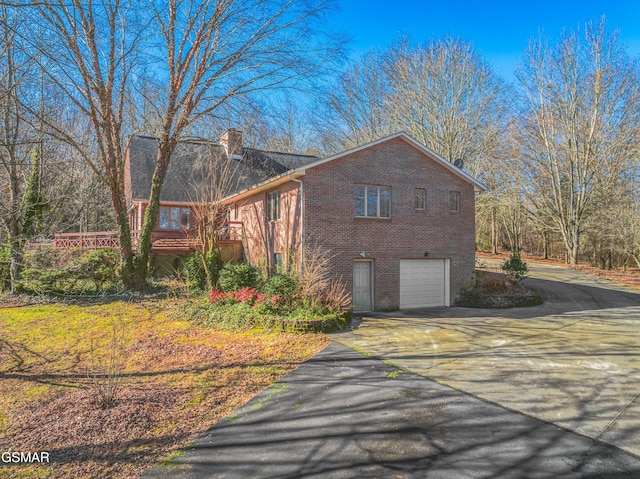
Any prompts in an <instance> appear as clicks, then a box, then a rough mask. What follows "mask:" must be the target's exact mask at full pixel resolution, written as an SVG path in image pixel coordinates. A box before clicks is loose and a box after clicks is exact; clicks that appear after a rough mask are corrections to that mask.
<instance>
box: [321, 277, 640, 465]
mask: <svg viewBox="0 0 640 479" xmlns="http://www.w3.org/2000/svg"><path fill="white" fill-rule="evenodd" d="M530 268H531V278H529V279H527V280H526V284H527V285H528V286H529V287H531V288H533V289H535V290H536V291H538V292H539V293H540V294H541V295H542V297H543V299H544V304H543V305H541V306H538V307H533V308H515V309H510V310H479V309H470V308H446V309H445V308H442V309H441V308H438V309H424V310H415V311H403V312H402V313H398V312H396V313H391V314H375V315H371V316H368V317H365V318H363V319H362V321H361V322H360V323H359V324H357V325H356V326H355V327H354V329H353V330H351V331H347V332H343V333H338V334H335V335H334V336H333V339H334V340H336V341H338V342H340V343H343V344H345V345H347V346H349V347H352V348H354V349H356V350H358V351H360V352H363V353H366V354H368V355H371V356H374V357H376V358H380V359H384V360H386V361H388V362H390V363H392V364H393V365H396V366H398V367H401V368H404V369H406V370H408V371H411V372H414V373H417V374H419V375H422V376H424V377H427V378H429V379H432V380H435V381H437V382H439V383H441V384H443V385H446V386H450V387H452V388H455V389H458V390H461V391H464V392H466V393H469V394H472V395H474V396H476V397H479V398H482V399H484V400H487V401H489V402H493V403H496V404H499V405H501V406H503V407H505V408H507V409H511V410H513V411H519V412H522V413H524V414H526V415H528V416H532V417H534V418H538V419H542V420H544V421H547V422H551V423H554V424H556V425H559V426H561V427H563V428H566V429H569V430H571V431H574V432H577V433H579V434H582V435H584V436H587V437H589V438H592V439H596V440H600V441H604V442H607V443H609V444H612V445H615V446H617V447H619V448H621V449H623V450H626V451H628V452H631V453H633V454H635V455H640V399H639V397H640V292H637V291H633V290H631V289H628V288H624V287H621V286H617V285H614V284H613V283H611V282H608V281H606V280H603V279H599V278H595V277H591V276H589V275H585V274H582V273H579V272H576V271H573V270H569V269H566V268H561V267H555V266H548V265H537V264H531V265H530Z"/></svg>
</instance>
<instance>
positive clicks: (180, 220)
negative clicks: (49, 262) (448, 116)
mask: <svg viewBox="0 0 640 479" xmlns="http://www.w3.org/2000/svg"><path fill="white" fill-rule="evenodd" d="M156 148H157V140H156V139H155V138H152V137H146V136H137V137H135V138H133V140H132V141H131V143H130V146H129V150H128V151H127V157H126V173H125V193H126V198H127V205H128V211H129V220H130V226H131V230H132V234H133V235H134V244H135V239H136V235H137V231H138V229H139V228H140V226H141V224H142V219H143V216H144V212H145V209H146V206H147V203H148V197H149V190H150V187H151V176H152V173H153V168H154V165H155V155H156ZM216 158H223V159H227V160H228V161H230V162H232V165H233V179H234V181H233V185H232V187H231V188H230V190H229V194H228V196H226V197H225V198H224V199H222V200H221V201H222V203H223V204H224V205H225V207H226V208H225V210H226V217H225V218H221V221H222V222H224V225H225V226H224V228H221V230H222V231H225V232H226V233H225V234H226V236H225V237H223V238H220V244H221V247H222V248H223V256H224V257H226V259H227V260H241V259H243V260H245V261H248V262H250V263H252V264H254V265H259V266H262V267H265V268H269V269H277V268H281V267H287V265H291V264H292V263H293V262H294V261H297V259H296V258H299V254H298V252H299V250H300V245H301V244H303V245H305V246H306V245H315V246H320V247H321V248H323V250H324V251H326V254H327V255H329V257H330V258H331V267H332V274H333V275H335V277H338V278H341V279H342V281H344V282H345V284H346V286H347V287H348V289H349V290H350V291H352V297H353V307H354V310H355V311H370V310H389V309H397V308H413V307H427V306H449V305H450V304H451V303H452V302H453V300H454V299H455V296H456V295H457V293H458V292H459V291H460V289H461V288H463V287H464V286H466V285H467V284H469V283H470V282H471V281H472V280H473V275H474V270H475V194H476V193H478V192H481V191H483V190H485V188H484V186H483V185H482V184H481V183H479V182H478V181H477V180H475V179H474V178H472V177H471V176H469V175H468V174H467V173H465V172H464V171H463V170H461V169H459V168H457V167H456V166H454V165H453V164H451V163H449V162H448V161H446V160H444V159H443V158H441V157H440V156H438V155H437V154H435V153H434V152H432V151H430V150H429V149H428V148H426V147H425V146H424V145H422V144H420V143H419V142H417V141H416V140H414V139H413V138H411V137H410V136H408V135H407V134H405V133H397V134H394V135H391V136H388V137H386V138H382V139H380V140H378V141H374V142H372V143H368V144H366V145H362V146H359V147H357V148H354V149H351V150H349V151H345V152H343V153H340V154H337V155H334V156H331V157H329V158H324V159H321V158H318V157H315V156H309V155H298V154H289V153H279V152H272V151H265V150H257V149H252V148H246V147H244V146H243V140H242V133H241V132H240V131H237V130H234V129H230V130H227V131H226V132H225V133H224V134H223V135H222V136H221V137H220V140H219V142H218V143H211V142H182V143H180V145H179V146H178V147H177V149H176V151H175V152H174V155H173V157H172V160H171V163H170V166H169V170H168V171H167V175H166V179H165V183H164V185H163V189H162V193H161V197H160V213H159V217H158V221H157V225H156V229H155V230H154V232H153V236H152V249H151V252H152V254H153V255H154V256H155V258H156V260H158V258H161V257H162V255H167V256H172V257H175V255H184V254H186V253H189V252H191V251H193V250H194V247H195V245H196V243H195V241H197V237H196V235H195V227H196V224H195V223H196V221H195V218H194V208H195V207H196V205H197V201H198V199H197V198H198V189H199V188H200V186H201V183H202V182H203V181H204V178H205V176H204V175H203V170H202V168H203V165H204V164H206V162H207V161H210V160H212V159H213V160H215V159H216ZM109 235H110V236H109ZM56 241H57V242H58V245H60V246H61V247H65V246H81V247H82V246H84V247H104V246H117V243H114V244H113V245H112V244H111V243H109V241H110V242H117V240H116V234H115V232H107V233H89V234H86V233H85V234H62V235H56V238H54V244H55V243H56ZM105 241H106V243H105ZM107 243H108V244H107ZM92 245H93V246H92Z"/></svg>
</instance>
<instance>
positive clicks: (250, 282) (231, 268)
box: [218, 263, 260, 292]
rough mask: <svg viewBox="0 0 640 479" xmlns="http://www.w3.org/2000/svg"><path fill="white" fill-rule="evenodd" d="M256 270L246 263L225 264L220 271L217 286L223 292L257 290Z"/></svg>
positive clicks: (257, 274)
mask: <svg viewBox="0 0 640 479" xmlns="http://www.w3.org/2000/svg"><path fill="white" fill-rule="evenodd" d="M259 278H260V275H259V273H258V270H257V269H256V268H255V267H253V266H251V265H250V264H247V263H235V264H233V263H229V264H225V265H224V266H223V267H222V269H221V270H220V276H219V278H218V286H219V287H220V290H221V291H223V292H229V291H238V290H239V289H240V288H242V287H246V288H257V287H258V279H259Z"/></svg>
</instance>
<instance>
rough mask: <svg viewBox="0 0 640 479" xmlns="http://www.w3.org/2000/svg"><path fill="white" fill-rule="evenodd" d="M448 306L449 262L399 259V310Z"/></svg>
mask: <svg viewBox="0 0 640 479" xmlns="http://www.w3.org/2000/svg"><path fill="white" fill-rule="evenodd" d="M430 306H449V260H446V259H401V260H400V308H425V307H430Z"/></svg>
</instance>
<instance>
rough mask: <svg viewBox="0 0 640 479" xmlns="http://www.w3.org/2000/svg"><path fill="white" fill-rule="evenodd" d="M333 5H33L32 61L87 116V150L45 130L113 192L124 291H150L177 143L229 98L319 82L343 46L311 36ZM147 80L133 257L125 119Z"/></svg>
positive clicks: (224, 0) (194, 0) (115, 0)
mask: <svg viewBox="0 0 640 479" xmlns="http://www.w3.org/2000/svg"><path fill="white" fill-rule="evenodd" d="M24 5H32V4H31V2H25V3H24ZM329 7H330V5H329V3H327V2H326V1H325V0H277V1H273V2H263V1H261V0H221V1H214V0H167V1H160V0H158V1H155V0H149V1H148V2H147V3H144V4H140V3H139V2H134V1H133V0H105V1H104V2H99V3H92V2H89V3H86V2H82V1H80V0H72V1H70V2H68V1H63V0H50V1H46V2H39V3H37V4H35V7H34V8H35V9H36V10H37V13H38V18H39V19H40V20H42V21H44V23H45V25H47V26H48V29H47V31H48V34H47V35H44V38H43V40H45V41H46V42H45V43H44V44H43V45H42V46H41V48H40V52H39V53H40V54H41V55H43V56H45V57H47V56H48V60H49V63H48V65H49V66H50V68H48V69H47V71H48V72H49V73H50V74H51V78H52V79H53V81H54V82H55V83H56V85H57V86H58V87H59V88H60V89H61V90H62V91H64V92H65V93H66V96H67V98H68V99H70V100H71V101H72V102H73V103H74V105H75V107H76V108H77V109H78V110H80V111H81V112H83V113H84V114H85V116H86V118H87V119H88V124H89V126H90V128H91V131H92V133H93V143H92V144H90V145H86V144H80V143H79V142H78V140H77V139H76V138H74V137H73V136H71V135H69V134H67V133H66V132H65V131H64V129H63V128H60V127H59V126H57V125H54V124H50V125H49V126H50V127H51V128H52V130H54V131H55V133H56V134H57V136H58V137H60V138H64V139H65V140H66V141H67V142H68V143H69V144H71V145H74V146H75V147H76V148H77V150H78V151H79V152H81V154H82V156H83V158H84V160H85V161H86V162H87V163H88V164H89V165H91V167H92V169H93V171H94V172H95V174H96V175H97V176H98V177H99V178H101V179H102V181H103V182H104V183H105V184H106V185H108V187H109V190H110V192H111V200H112V203H113V207H114V212H115V220H116V224H117V226H118V229H119V240H120V246H121V250H122V258H123V275H122V277H123V280H124V282H125V285H127V286H142V285H144V284H146V278H147V273H148V263H149V254H150V249H151V233H152V231H153V229H154V227H155V224H156V220H157V216H158V210H159V198H160V191H161V188H162V184H163V182H164V178H165V175H166V172H167V169H168V166H169V162H170V160H171V155H172V153H173V151H174V150H175V148H176V145H177V144H178V143H179V141H181V139H182V138H184V137H185V135H188V134H189V133H190V128H191V127H192V126H193V125H194V124H196V123H197V122H198V121H199V120H200V119H202V118H204V117H206V116H207V115H209V114H210V113H212V112H214V111H216V110H217V109H218V108H221V107H222V106H223V105H225V104H226V103H227V102H229V101H231V99H233V98H234V97H237V96H242V95H246V94H249V93H252V92H256V91H267V90H270V89H276V88H284V87H292V86H296V87H303V86H304V85H305V84H306V85H308V84H309V82H310V81H311V80H312V79H313V78H317V76H318V75H319V74H321V73H322V72H324V71H325V67H326V65H327V64H328V63H329V62H330V61H331V60H332V59H333V57H334V56H335V55H337V54H338V53H339V51H340V47H341V45H340V43H339V42H336V41H332V40H330V39H328V38H326V37H323V34H322V32H320V31H319V30H317V28H316V27H317V26H318V25H319V24H320V21H321V20H322V17H323V15H324V14H325V13H326V12H327V11H328V9H329ZM158 38H159V39H160V41H159V42H158V41H156V40H155V39H158ZM143 65H144V66H145V67H147V69H146V70H145V69H143V68H142V66H143ZM149 71H152V72H154V74H155V79H153V80H152V81H153V84H152V87H151V88H147V90H146V91H147V93H148V92H150V91H156V92H159V93H156V99H157V102H155V103H154V104H155V107H154V109H151V110H145V114H147V115H149V114H151V115H152V116H153V118H152V119H151V120H149V119H148V118H146V119H145V121H144V124H145V125H147V126H151V125H155V129H154V130H153V131H151V132H150V133H153V134H155V135H156V136H157V137H158V140H159V141H158V150H157V158H156V165H155V170H154V173H153V177H152V185H151V192H150V197H149V205H148V207H147V209H146V213H145V217H144V220H143V224H142V228H141V232H140V236H139V239H138V250H137V252H135V251H134V250H133V247H132V241H131V235H130V229H129V223H128V218H127V212H126V202H125V196H124V164H125V161H124V160H125V152H126V149H127V141H128V139H129V138H130V136H131V135H132V134H133V133H134V132H135V130H134V128H133V127H132V126H131V125H132V124H134V123H133V122H134V120H135V119H134V118H130V116H131V115H133V114H134V113H135V112H138V113H139V112H140V110H141V109H140V108H138V109H136V108H134V106H139V105H140V103H142V102H141V101H139V100H136V99H135V98H134V99H132V98H130V97H129V96H128V95H129V94H130V93H132V92H133V91H134V90H135V88H136V87H138V86H139V84H140V83H141V82H140V80H139V78H138V77H139V76H144V74H145V72H147V73H148V72H149ZM134 73H135V76H134ZM150 104H152V103H151V102H147V103H146V105H147V106H149V105H150ZM128 114H129V115H128ZM127 120H131V121H132V123H130V124H127V123H126V121H127ZM139 123H140V124H142V123H143V122H139ZM94 158H99V163H96V162H95V161H94Z"/></svg>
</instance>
